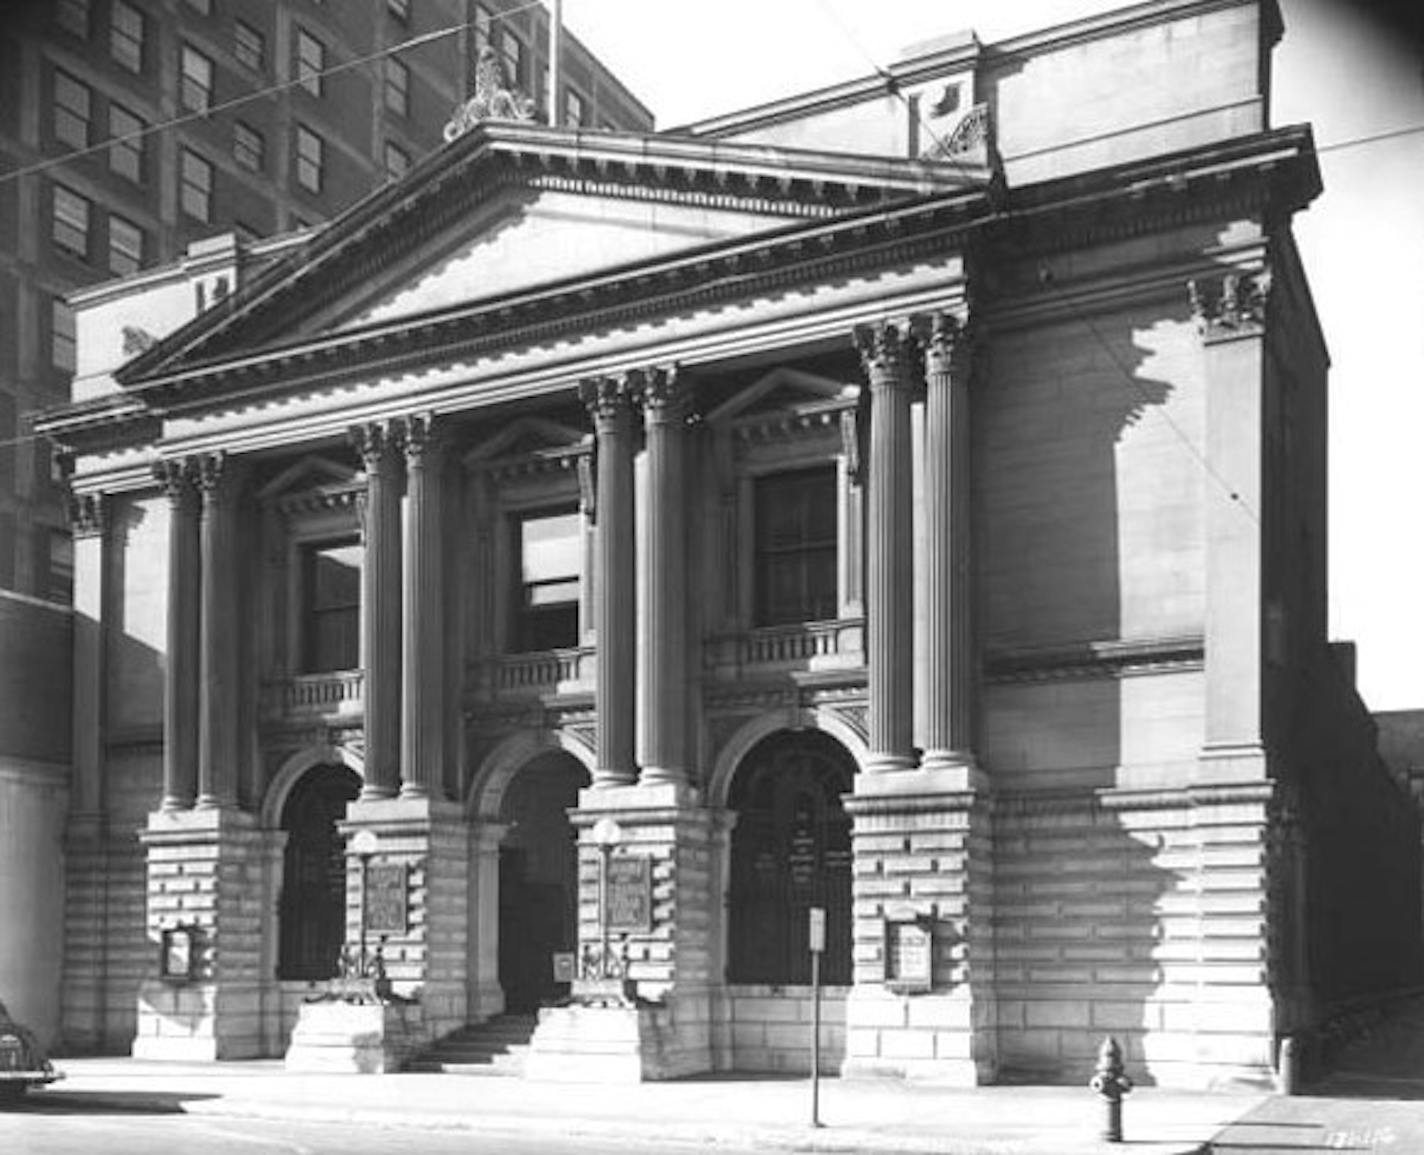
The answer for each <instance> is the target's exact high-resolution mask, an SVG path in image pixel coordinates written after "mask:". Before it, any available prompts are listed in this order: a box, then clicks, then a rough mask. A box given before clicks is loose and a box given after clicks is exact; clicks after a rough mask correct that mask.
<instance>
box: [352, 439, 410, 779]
mask: <svg viewBox="0 0 1424 1155" xmlns="http://www.w3.org/2000/svg"><path fill="white" fill-rule="evenodd" d="M351 441H352V443H353V444H354V445H355V446H356V449H357V451H358V452H359V453H360V454H361V460H362V462H363V463H364V465H365V469H366V494H365V509H364V516H363V518H362V530H363V535H362V536H363V540H364V542H365V547H366V555H365V559H364V562H363V564H362V566H361V664H362V667H363V668H364V670H365V681H364V695H365V707H366V781H365V784H364V785H363V786H362V788H361V795H362V797H363V798H389V797H391V796H392V795H394V794H395V793H396V791H397V788H398V786H399V778H400V754H401V737H400V734H401V724H400V723H401V716H400V712H401V523H400V449H399V445H398V444H397V438H396V436H395V430H393V429H392V427H391V426H390V425H389V424H386V423H382V422H371V423H368V424H365V425H357V426H354V427H353V428H352V429H351Z"/></svg>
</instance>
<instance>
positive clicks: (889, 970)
mask: <svg viewBox="0 0 1424 1155" xmlns="http://www.w3.org/2000/svg"><path fill="white" fill-rule="evenodd" d="M933 948H934V935H933V933H932V932H931V931H930V928H929V926H928V925H926V924H925V923H921V922H887V923H886V924H885V982H886V985H887V986H891V987H894V988H896V989H897V990H902V991H927V990H929V989H930V987H931V986H932V985H933V983H934V949H933Z"/></svg>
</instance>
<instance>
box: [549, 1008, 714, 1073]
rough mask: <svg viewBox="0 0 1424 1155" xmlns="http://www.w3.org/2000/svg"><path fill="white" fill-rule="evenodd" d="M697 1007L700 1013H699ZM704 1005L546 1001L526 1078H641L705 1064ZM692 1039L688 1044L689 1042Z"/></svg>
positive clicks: (699, 1069)
mask: <svg viewBox="0 0 1424 1155" xmlns="http://www.w3.org/2000/svg"><path fill="white" fill-rule="evenodd" d="M699 1011H700V1017H699ZM706 1035H707V1018H706V1006H705V1000H704V1002H703V1004H702V1006H701V1007H700V1008H699V1007H695V1006H692V1005H688V1006H681V1007H680V1006H679V1005H678V1003H677V1002H676V1000H674V1001H670V1002H668V1003H642V1004H638V1005H635V1006H580V1005H576V1004H575V1005H570V1006H564V1007H545V1008H544V1009H543V1010H541V1011H540V1012H539V1025H538V1027H537V1028H536V1029H535V1031H534V1036H533V1038H532V1039H530V1046H529V1054H528V1056H527V1057H526V1059H525V1063H524V1077H525V1078H526V1079H531V1080H536V1081H544V1082H556V1083H641V1082H644V1081H653V1080H658V1079H676V1078H680V1077H682V1076H684V1075H695V1074H700V1073H701V1072H703V1071H705V1070H707V1067H708V1050H707V1047H706V1045H705V1039H706ZM689 1041H690V1045H689Z"/></svg>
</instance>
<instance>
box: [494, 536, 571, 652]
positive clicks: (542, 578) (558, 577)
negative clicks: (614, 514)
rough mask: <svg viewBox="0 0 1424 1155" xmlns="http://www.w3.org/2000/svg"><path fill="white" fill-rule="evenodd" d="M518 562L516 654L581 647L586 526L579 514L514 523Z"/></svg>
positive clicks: (515, 625)
mask: <svg viewBox="0 0 1424 1155" xmlns="http://www.w3.org/2000/svg"><path fill="white" fill-rule="evenodd" d="M515 535H516V548H517V553H518V557H519V574H518V579H517V585H518V588H517V590H516V597H517V598H518V605H517V607H516V609H515V616H514V628H515V636H514V638H513V639H512V640H513V643H514V644H513V647H512V651H513V652H515V653H532V652H534V651H537V650H555V649H562V648H565V647H568V646H576V645H578V640H579V617H578V613H579V585H580V582H581V580H582V576H583V526H582V518H581V517H580V515H579V513H578V512H577V511H576V510H558V511H547V510H546V511H543V512H540V513H536V514H528V515H526V516H523V517H520V518H519V519H518V520H517V521H516V523H515Z"/></svg>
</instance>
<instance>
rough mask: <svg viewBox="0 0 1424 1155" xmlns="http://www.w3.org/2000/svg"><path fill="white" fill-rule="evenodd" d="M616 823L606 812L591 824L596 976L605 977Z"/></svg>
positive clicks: (616, 832)
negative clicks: (595, 879)
mask: <svg viewBox="0 0 1424 1155" xmlns="http://www.w3.org/2000/svg"><path fill="white" fill-rule="evenodd" d="M618 835H619V830H618V823H616V822H614V821H613V819H612V818H609V817H608V816H607V815H606V814H605V815H604V816H603V817H602V818H600V819H599V820H598V821H597V822H595V823H594V824H593V841H594V845H596V846H597V847H598V853H599V859H600V863H599V872H598V937H599V948H600V949H599V956H598V977H599V978H601V979H606V978H608V977H609V974H608V971H609V967H608V860H609V859H610V858H612V857H613V848H614V847H615V846H617V845H618Z"/></svg>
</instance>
